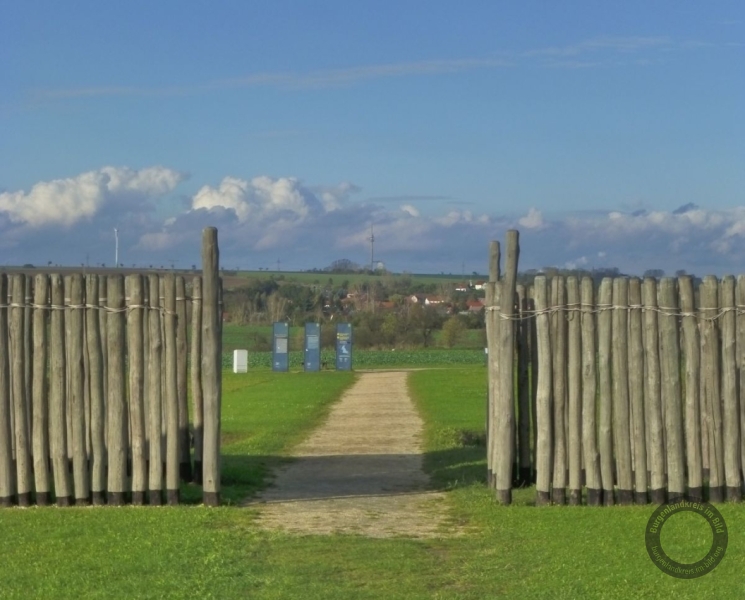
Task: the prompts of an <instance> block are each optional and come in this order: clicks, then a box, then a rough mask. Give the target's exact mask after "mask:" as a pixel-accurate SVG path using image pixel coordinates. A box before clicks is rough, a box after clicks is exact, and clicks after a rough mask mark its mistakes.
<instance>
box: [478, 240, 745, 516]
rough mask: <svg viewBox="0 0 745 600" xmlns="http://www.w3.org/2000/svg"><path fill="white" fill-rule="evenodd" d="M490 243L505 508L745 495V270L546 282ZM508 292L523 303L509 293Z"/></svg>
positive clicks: (490, 319) (493, 433) (491, 340)
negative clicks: (520, 275)
mask: <svg viewBox="0 0 745 600" xmlns="http://www.w3.org/2000/svg"><path fill="white" fill-rule="evenodd" d="M518 250H519V248H518V234H517V232H516V231H510V232H508V235H507V262H506V273H505V275H504V276H503V277H502V278H500V273H499V255H500V251H499V244H498V243H497V242H492V245H491V248H490V281H489V284H488V288H487V319H486V326H487V344H488V353H489V361H488V372H489V387H488V390H489V392H488V409H487V468H488V481H489V485H490V486H491V487H492V488H493V489H494V490H495V493H496V496H497V499H498V500H499V501H500V502H501V503H509V502H510V501H511V489H512V488H513V487H514V486H523V485H526V484H528V483H531V482H534V483H535V486H536V504H537V505H545V504H549V503H553V504H566V503H569V504H574V505H576V504H581V503H586V504H588V505H595V506H597V505H601V504H605V505H612V504H614V503H618V504H630V503H634V502H635V503H638V504H643V503H647V502H650V501H651V502H654V503H661V502H664V501H665V500H670V501H674V500H677V499H681V498H684V497H685V498H688V499H691V500H694V499H697V500H708V501H711V502H722V501H724V500H727V501H733V502H739V501H741V500H742V495H743V485H744V481H745V478H744V475H745V473H744V471H743V467H744V466H745V399H743V398H741V395H740V392H741V391H742V390H745V276H740V277H738V278H737V279H735V278H734V277H732V276H726V277H723V278H722V279H721V280H718V279H717V278H716V277H713V276H707V277H705V278H704V279H703V281H702V282H701V283H700V285H699V286H698V288H697V289H696V288H695V286H694V283H693V281H692V279H691V277H689V276H682V277H678V278H662V279H660V280H659V281H658V280H655V279H654V278H645V279H644V280H641V279H639V278H636V277H617V278H605V279H603V280H602V281H601V282H600V285H599V287H596V286H595V285H594V282H593V281H592V279H591V278H589V277H587V278H582V279H581V280H578V279H577V278H576V277H571V276H570V277H562V276H556V277H553V278H552V279H551V280H550V281H549V280H548V279H547V278H546V277H545V276H537V277H535V279H534V281H533V284H532V285H530V286H527V288H526V287H524V286H516V285H515V274H516V273H517V256H518ZM507 298H513V301H512V302H507V301H506V299H507Z"/></svg>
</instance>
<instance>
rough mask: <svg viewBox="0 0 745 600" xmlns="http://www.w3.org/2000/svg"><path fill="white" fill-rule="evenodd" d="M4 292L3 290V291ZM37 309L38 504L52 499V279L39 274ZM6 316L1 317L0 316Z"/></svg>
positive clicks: (35, 443)
mask: <svg viewBox="0 0 745 600" xmlns="http://www.w3.org/2000/svg"><path fill="white" fill-rule="evenodd" d="M0 293H1V292H0ZM33 302H34V305H35V308H34V312H33V344H34V351H33V387H32V392H31V393H32V396H33V402H32V404H33V410H32V414H33V417H32V420H33V426H32V438H33V450H34V452H33V457H34V485H35V488H36V504H38V505H39V506H46V505H47V504H49V502H50V501H51V486H50V481H49V411H48V399H47V323H48V315H49V278H48V277H47V276H46V275H37V276H36V278H35V281H34V298H33ZM1 318H2V317H1V316H0V319H1Z"/></svg>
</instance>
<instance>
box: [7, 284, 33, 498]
mask: <svg viewBox="0 0 745 600" xmlns="http://www.w3.org/2000/svg"><path fill="white" fill-rule="evenodd" d="M11 296H12V303H11V308H10V359H11V387H12V397H13V414H14V417H15V419H14V424H15V432H14V438H15V441H16V478H17V480H16V481H17V490H18V505H19V506H30V504H31V489H32V487H33V486H32V484H31V443H30V442H31V440H30V439H29V435H28V433H29V427H28V421H27V417H28V411H27V406H26V389H25V383H26V379H25V366H24V358H25V353H24V334H23V317H24V300H25V297H26V276H25V275H12V276H11Z"/></svg>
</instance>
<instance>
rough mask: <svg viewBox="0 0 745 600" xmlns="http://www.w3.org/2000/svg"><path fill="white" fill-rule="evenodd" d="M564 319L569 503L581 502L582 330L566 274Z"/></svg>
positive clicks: (572, 280) (573, 286)
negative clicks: (567, 322) (565, 324)
mask: <svg viewBox="0 0 745 600" xmlns="http://www.w3.org/2000/svg"><path fill="white" fill-rule="evenodd" d="M566 286H567V307H566V311H567V312H566V318H567V319H568V321H569V330H568V343H567V350H568V366H567V379H568V385H567V399H568V407H567V408H568V411H567V413H568V414H567V416H568V422H569V427H568V428H567V431H568V438H569V439H568V444H567V450H568V458H569V460H568V463H569V504H570V505H573V506H577V505H579V504H582V433H581V431H582V333H581V331H580V321H581V316H580V312H579V311H580V295H579V282H578V281H577V278H576V277H567V280H566Z"/></svg>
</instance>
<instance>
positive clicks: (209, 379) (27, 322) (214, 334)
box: [0, 228, 221, 507]
mask: <svg viewBox="0 0 745 600" xmlns="http://www.w3.org/2000/svg"><path fill="white" fill-rule="evenodd" d="M203 258H204V268H203V273H202V276H201V277H195V278H194V279H193V280H190V281H188V282H187V281H185V280H184V278H183V277H182V276H176V275H174V274H167V275H165V276H163V277H159V276H158V275H154V274H149V275H148V276H143V275H140V274H130V275H127V277H126V279H125V277H123V276H122V275H116V274H114V275H108V276H104V275H95V274H87V275H81V274H77V273H76V274H71V275H66V276H64V277H62V276H60V275H57V274H52V275H46V274H38V275H36V276H35V277H33V278H32V277H29V276H26V275H23V274H12V275H7V274H5V273H0V298H1V299H3V301H4V302H3V303H0V507H8V506H12V505H14V504H18V505H19V506H30V505H31V504H32V503H34V502H35V503H36V504H37V505H39V506H45V505H48V504H50V503H51V502H53V501H54V502H56V504H57V506H70V505H72V504H75V505H78V506H81V505H82V506H84V505H88V504H91V503H92V504H94V505H103V504H110V505H114V506H119V505H122V504H124V503H125V502H129V501H131V503H132V504H135V505H143V504H145V503H146V502H148V503H149V504H151V505H159V504H161V503H162V502H163V500H164V498H165V500H166V502H167V503H168V504H178V503H179V501H180V497H179V486H180V483H181V482H192V481H193V482H195V483H198V484H202V483H204V485H203V502H204V503H205V504H207V505H209V506H217V505H218V504H219V502H220V396H221V356H220V352H221V345H220V339H219V336H220V327H221V315H220V298H219V293H220V281H219V278H218V273H219V250H218V246H217V230H216V229H215V228H208V229H206V230H205V231H204V232H203ZM188 287H191V297H189V296H188V295H187V289H188ZM161 290H162V291H163V297H162V298H161ZM190 304H191V307H190V306H189V305H190ZM189 313H190V316H191V326H190V327H189V326H188V324H187V318H188V315H189ZM187 331H191V338H192V339H191V344H190V347H189V348H187ZM189 365H190V366H189ZM189 369H190V370H191V387H192V414H191V418H192V423H193V439H192V435H191V434H190V424H189V416H190V415H189V410H188V398H187V378H188V377H189ZM192 460H193V463H194V466H193V468H192Z"/></svg>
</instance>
